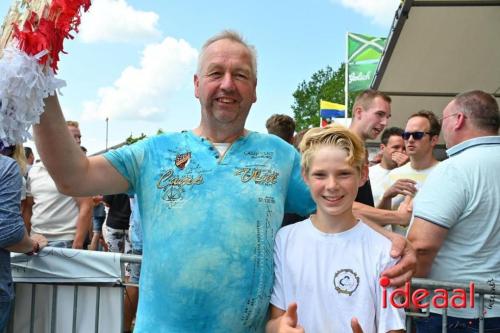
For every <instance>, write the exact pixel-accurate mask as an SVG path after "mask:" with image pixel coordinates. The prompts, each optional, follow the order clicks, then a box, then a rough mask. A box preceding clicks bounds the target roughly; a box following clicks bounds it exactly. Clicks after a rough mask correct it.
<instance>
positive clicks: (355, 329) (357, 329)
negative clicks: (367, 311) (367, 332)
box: [351, 317, 363, 333]
mask: <svg viewBox="0 0 500 333" xmlns="http://www.w3.org/2000/svg"><path fill="white" fill-rule="evenodd" d="M351 329H352V333H363V329H362V328H361V325H360V324H359V322H358V318H356V317H352V319H351Z"/></svg>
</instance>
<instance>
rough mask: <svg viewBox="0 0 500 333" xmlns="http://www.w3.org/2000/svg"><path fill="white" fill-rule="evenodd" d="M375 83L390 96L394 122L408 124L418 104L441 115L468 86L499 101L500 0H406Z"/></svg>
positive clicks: (392, 124)
mask: <svg viewBox="0 0 500 333" xmlns="http://www.w3.org/2000/svg"><path fill="white" fill-rule="evenodd" d="M372 88H374V89H377V90H380V91H383V92H385V93H387V94H388V95H389V96H391V98H392V100H393V102H392V119H391V122H390V125H391V126H399V127H403V128H404V126H405V124H406V120H407V118H408V116H409V115H410V114H412V113H414V112H417V111H419V110H422V109H426V110H431V111H433V112H434V113H436V114H437V115H438V116H439V115H441V112H442V110H443V108H444V107H445V106H446V104H447V103H448V102H449V101H450V100H451V99H452V97H454V96H455V95H457V94H458V93H461V92H464V91H468V90H474V89H480V90H484V91H486V92H488V93H491V94H494V95H495V97H496V98H497V101H499V102H500V1H498V0H497V1H489V0H447V1H446V0H444V1H437V0H420V1H412V0H406V1H404V3H402V4H401V6H400V7H399V9H398V11H397V12H396V18H395V19H394V22H393V26H392V30H391V33H390V35H389V38H388V41H387V44H386V48H385V50H384V54H383V56H382V59H381V61H380V64H379V66H378V69H377V73H376V75H375V77H374V79H373V82H372Z"/></svg>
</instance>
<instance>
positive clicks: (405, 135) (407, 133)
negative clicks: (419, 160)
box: [401, 132, 431, 140]
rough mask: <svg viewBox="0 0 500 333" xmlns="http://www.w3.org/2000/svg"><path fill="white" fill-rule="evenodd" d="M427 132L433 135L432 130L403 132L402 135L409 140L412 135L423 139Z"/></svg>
mask: <svg viewBox="0 0 500 333" xmlns="http://www.w3.org/2000/svg"><path fill="white" fill-rule="evenodd" d="M426 134H429V135H431V132H403V134H401V136H402V137H403V140H409V139H410V136H412V137H413V140H421V139H422V138H423V137H424V136H425V135H426Z"/></svg>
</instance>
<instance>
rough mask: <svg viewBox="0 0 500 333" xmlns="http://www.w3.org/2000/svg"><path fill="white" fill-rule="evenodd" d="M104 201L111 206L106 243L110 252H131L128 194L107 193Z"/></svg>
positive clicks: (107, 220)
mask: <svg viewBox="0 0 500 333" xmlns="http://www.w3.org/2000/svg"><path fill="white" fill-rule="evenodd" d="M103 202H104V204H105V205H106V206H108V207H109V211H108V217H107V219H106V234H105V239H106V244H107V245H108V248H109V251H110V252H119V253H131V247H130V241H129V237H128V228H129V223H130V199H129V197H128V195H127V194H125V193H120V194H112V195H105V196H104V197H103Z"/></svg>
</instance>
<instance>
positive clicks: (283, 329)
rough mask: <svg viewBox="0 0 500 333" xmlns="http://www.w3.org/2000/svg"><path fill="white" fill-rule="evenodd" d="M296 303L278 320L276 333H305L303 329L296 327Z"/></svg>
mask: <svg viewBox="0 0 500 333" xmlns="http://www.w3.org/2000/svg"><path fill="white" fill-rule="evenodd" d="M298 321H299V318H298V316H297V303H292V304H290V305H289V306H288V309H287V310H286V312H285V313H284V314H283V316H282V317H281V318H280V323H279V325H278V333H305V331H304V328H302V327H301V326H300V325H298V324H297V323H298Z"/></svg>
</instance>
